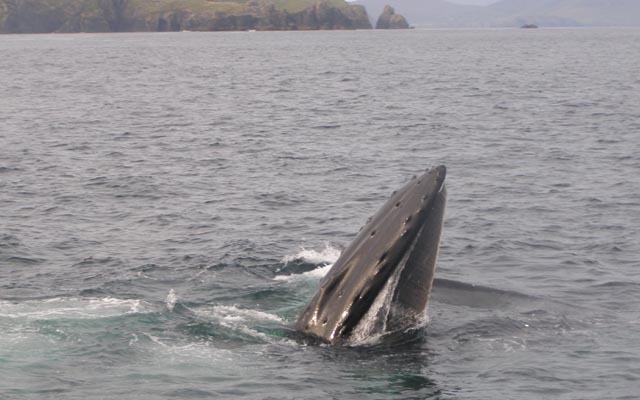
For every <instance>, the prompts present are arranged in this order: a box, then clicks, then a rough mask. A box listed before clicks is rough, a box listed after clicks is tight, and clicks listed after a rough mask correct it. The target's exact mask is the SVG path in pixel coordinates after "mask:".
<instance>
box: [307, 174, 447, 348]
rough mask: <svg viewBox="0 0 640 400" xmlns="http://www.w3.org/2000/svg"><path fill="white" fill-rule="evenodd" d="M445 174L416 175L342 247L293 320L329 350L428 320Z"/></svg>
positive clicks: (440, 225) (438, 241) (441, 219)
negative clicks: (315, 290)
mask: <svg viewBox="0 0 640 400" xmlns="http://www.w3.org/2000/svg"><path fill="white" fill-rule="evenodd" d="M445 176H446V168H445V167H444V166H437V167H433V168H431V169H428V170H427V171H426V172H424V173H423V174H422V175H421V176H414V177H413V178H412V179H411V180H410V181H409V182H408V183H407V184H405V185H404V186H403V187H402V188H401V189H399V190H398V191H396V192H394V193H393V194H392V196H391V198H390V199H389V200H388V201H387V202H386V203H385V204H384V205H383V206H382V208H380V210H378V211H377V212H376V213H375V214H374V215H373V216H372V217H371V218H369V220H368V221H367V223H366V225H365V226H363V227H362V229H361V230H360V233H359V234H358V235H357V236H356V238H355V239H354V240H353V241H352V242H351V243H350V244H349V246H347V248H345V250H344V251H343V252H342V253H341V255H340V257H339V258H338V260H337V261H336V262H335V263H334V265H333V267H332V268H331V270H330V271H329V272H328V273H327V275H326V276H325V277H324V278H323V279H322V280H321V281H320V287H319V289H318V291H317V292H316V294H315V296H314V297H313V298H312V300H311V302H310V303H309V304H308V305H307V307H306V308H305V310H304V311H303V312H302V314H301V315H300V317H299V318H298V321H297V322H296V325H295V328H296V330H298V331H300V332H302V333H303V334H305V335H307V336H310V337H312V338H315V339H318V340H320V341H321V342H324V343H328V344H347V345H349V344H356V343H361V342H364V341H366V340H368V339H370V338H372V337H379V336H383V335H386V334H389V333H394V332H403V331H406V330H409V329H412V328H414V327H417V326H421V325H422V324H424V323H425V322H426V318H427V317H426V308H427V302H428V299H429V292H430V290H431V286H432V285H433V278H434V272H435V267H436V259H437V256H438V248H439V244H440V233H441V231H442V222H443V218H444V209H445V204H446V189H445V185H444V179H445Z"/></svg>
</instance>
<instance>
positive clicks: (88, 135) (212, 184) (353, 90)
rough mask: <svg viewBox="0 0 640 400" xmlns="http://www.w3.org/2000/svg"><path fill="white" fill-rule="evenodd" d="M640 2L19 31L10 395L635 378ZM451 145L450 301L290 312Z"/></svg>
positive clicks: (1, 200)
mask: <svg viewBox="0 0 640 400" xmlns="http://www.w3.org/2000/svg"><path fill="white" fill-rule="evenodd" d="M639 66H640V29H537V30H534V29H527V30H519V29H504V30H488V29H487V30H420V29H416V30H409V31H394V32H385V31H352V32H337V31H336V32H254V33H252V32H235V33H188V32H185V33H151V34H149V33H140V34H138V33H136V34H95V35H94V34H73V35H11V36H9V35H5V36H0V71H1V72H0V398H1V399H3V400H4V399H8V400H14V399H16V400H18V399H38V400H40V399H66V400H74V399H82V400H86V399H171V398H178V399H189V398H221V399H322V400H324V399H494V400H495V399H520V400H525V399H531V400H534V399H535V400H537V399H576V400H577V399H580V400H583V399H637V398H638V396H640V261H639V255H640V234H639V232H640V67H639ZM437 164H445V165H446V166H447V167H448V176H447V188H448V193H449V195H448V197H449V200H448V204H447V213H446V221H445V227H444V233H443V238H442V246H441V249H440V258H439V262H438V270H437V273H436V276H437V279H438V280H437V281H436V284H435V288H434V292H433V293H432V298H431V301H430V305H429V316H430V323H429V324H428V325H427V327H426V329H425V330H424V331H423V332H421V334H420V335H418V337H417V338H413V339H412V340H410V341H406V342H402V343H399V344H398V343H396V344H390V343H384V342H380V343H375V344H373V345H367V346H353V347H329V346H318V345H310V344H308V343H305V342H304V341H300V340H299V339H297V338H296V336H295V335H292V332H291V325H292V324H293V322H294V321H295V320H296V318H297V315H298V314H299V313H300V312H301V310H302V308H303V307H304V306H305V304H306V303H307V301H308V300H309V299H310V298H311V296H312V295H313V293H314V292H315V290H316V287H317V285H318V281H319V279H320V277H321V276H322V275H323V274H324V273H326V272H327V270H328V268H330V267H329V265H331V263H332V262H334V261H335V260H336V258H337V257H338V255H339V253H340V251H341V249H343V248H344V247H345V246H346V245H348V243H349V241H350V240H351V239H352V238H353V237H354V236H355V234H356V233H357V231H358V229H359V227H360V226H361V225H362V224H363V223H364V222H365V221H366V219H367V217H368V216H369V215H371V214H372V213H373V212H375V211H376V209H377V208H378V207H380V206H381V205H382V204H383V203H384V202H385V200H386V199H387V198H388V197H389V196H390V194H391V192H392V191H393V190H395V189H397V188H399V187H400V186H401V185H402V184H403V183H404V182H406V181H407V180H408V179H410V178H411V176H412V175H414V174H416V173H419V172H420V171H423V170H424V169H425V168H428V167H430V166H432V165H437Z"/></svg>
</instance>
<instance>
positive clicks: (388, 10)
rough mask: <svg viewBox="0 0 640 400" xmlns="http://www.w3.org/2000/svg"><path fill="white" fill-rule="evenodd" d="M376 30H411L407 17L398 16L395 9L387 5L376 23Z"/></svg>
mask: <svg viewBox="0 0 640 400" xmlns="http://www.w3.org/2000/svg"><path fill="white" fill-rule="evenodd" d="M376 29H409V23H408V22H407V19H406V18H405V17H403V16H402V15H400V14H396V11H395V10H394V9H393V7H391V6H390V5H385V6H384V10H383V11H382V14H380V17H378V22H376Z"/></svg>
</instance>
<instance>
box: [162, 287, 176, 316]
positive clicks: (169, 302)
mask: <svg viewBox="0 0 640 400" xmlns="http://www.w3.org/2000/svg"><path fill="white" fill-rule="evenodd" d="M176 301H178V296H177V295H176V291H175V290H173V289H171V290H169V294H167V298H166V299H165V300H164V304H165V305H166V306H167V309H168V310H169V311H173V307H175V306H176Z"/></svg>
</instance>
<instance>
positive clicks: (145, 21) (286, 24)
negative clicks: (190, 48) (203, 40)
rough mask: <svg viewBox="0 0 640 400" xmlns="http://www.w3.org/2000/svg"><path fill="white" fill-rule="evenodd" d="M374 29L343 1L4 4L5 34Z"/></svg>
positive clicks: (11, 0)
mask: <svg viewBox="0 0 640 400" xmlns="http://www.w3.org/2000/svg"><path fill="white" fill-rule="evenodd" d="M370 27H371V26H370V24H369V22H368V18H367V14H366V11H365V9H364V7H362V6H356V5H351V4H349V3H347V2H346V1H344V0H0V32H1V33H46V32H127V31H179V30H194V31H195V30H200V31H218V30H247V29H256V30H299V29H305V30H310V29H365V28H370Z"/></svg>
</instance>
